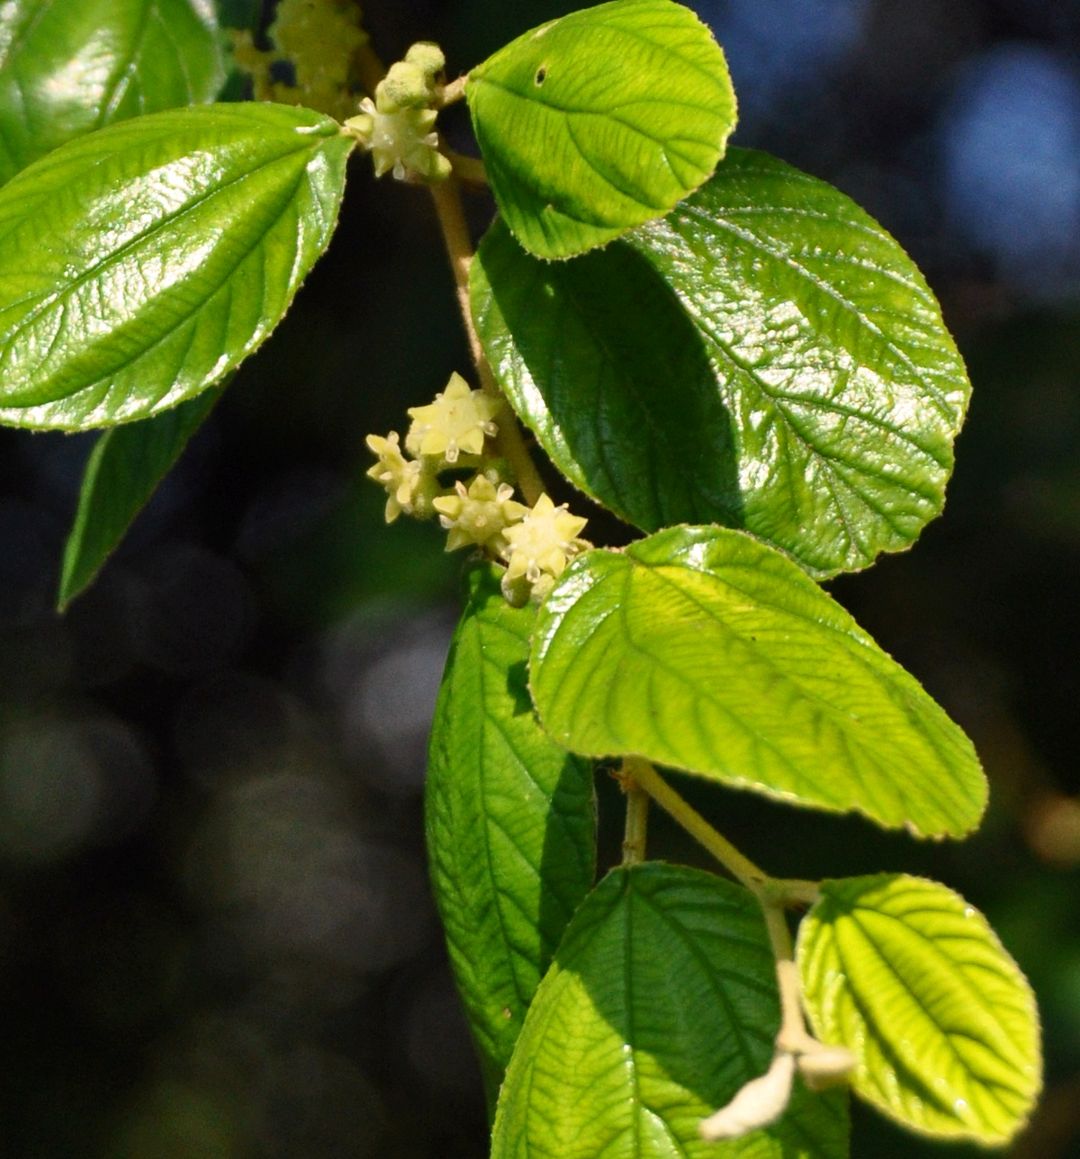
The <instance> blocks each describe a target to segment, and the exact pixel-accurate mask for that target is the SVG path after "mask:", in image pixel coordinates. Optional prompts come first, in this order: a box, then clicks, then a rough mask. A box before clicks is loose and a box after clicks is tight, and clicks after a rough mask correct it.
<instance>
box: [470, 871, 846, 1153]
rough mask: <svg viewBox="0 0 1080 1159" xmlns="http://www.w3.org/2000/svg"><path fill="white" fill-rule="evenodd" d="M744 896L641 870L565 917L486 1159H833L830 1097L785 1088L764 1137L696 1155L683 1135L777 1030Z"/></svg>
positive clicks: (764, 951)
mask: <svg viewBox="0 0 1080 1159" xmlns="http://www.w3.org/2000/svg"><path fill="white" fill-rule="evenodd" d="M778 1006H779V1004H778V1000H777V994H776V982H775V972H774V966H773V958H772V954H771V952H770V950H769V943H768V939H767V937H766V934H765V926H764V922H763V921H762V917H761V911H760V909H759V908H758V906H757V904H756V902H755V901H754V900H753V898H752V897H751V895H750V894H749V893H748V892H747V891H746V890H743V889H741V888H739V887H738V886H735V885H731V884H729V883H728V882H725V881H721V880H720V879H719V878H717V877H714V876H713V875H712V874H707V873H702V872H700V871H699V870H693V869H684V868H681V867H679V866H672V865H663V864H660V863H646V864H644V865H639V866H636V867H634V868H633V869H620V870H615V871H614V872H613V873H611V874H609V875H608V876H607V877H606V878H605V879H604V880H603V881H602V882H601V883H600V885H599V886H598V887H597V888H596V890H595V891H594V892H593V893H592V894H591V895H590V896H589V897H588V899H587V900H586V901H585V903H584V904H583V905H582V907H581V909H580V910H578V912H577V914H576V915H575V917H574V920H573V921H572V922H571V924H570V927H569V929H568V930H567V932H566V937H565V938H564V940H563V943H562V945H561V946H560V947H559V950H558V953H557V954H556V958H555V963H554V965H553V966H552V968H551V970H550V971H549V973H548V974H547V976H546V977H545V978H544V981H543V982H542V983H541V986H540V989H539V991H538V992H537V995H536V1000H535V1001H534V1002H533V1005H532V1008H531V1009H530V1010H529V1014H528V1017H527V1018H526V1020H525V1027H524V1029H523V1030H522V1033H521V1038H520V1040H519V1042H518V1046H517V1049H516V1050H515V1052H514V1057H513V1059H512V1061H511V1063H510V1068H509V1070H508V1071H507V1075H506V1082H505V1083H504V1085H503V1089H502V1093H501V1095H500V1098H499V1110H498V1115H497V1117H496V1120H495V1131H494V1136H493V1140H492V1151H491V1154H492V1159H540V1157H541V1156H543V1157H544V1159H547V1157H548V1156H558V1157H559V1159H596V1157H597V1156H603V1157H604V1159H714V1157H725V1159H726V1157H735V1156H743V1157H746V1159H750V1157H753V1159H774V1157H775V1159H781V1157H783V1159H797V1157H803V1159H840V1157H842V1156H845V1155H847V1115H846V1105H847V1103H846V1095H845V1094H839V1093H837V1092H832V1093H831V1094H829V1095H826V1096H817V1095H810V1094H808V1093H807V1092H806V1091H805V1090H803V1089H802V1088H801V1087H798V1086H797V1087H796V1089H795V1091H794V1092H793V1095H792V1102H791V1104H790V1106H789V1109H788V1111H787V1112H786V1114H785V1115H784V1116H783V1117H782V1118H781V1119H780V1120H779V1121H778V1122H776V1123H774V1124H773V1125H772V1126H771V1127H767V1128H764V1129H762V1130H758V1131H755V1132H753V1133H752V1134H750V1135H747V1136H746V1137H744V1138H742V1139H738V1140H735V1141H733V1142H727V1143H705V1142H704V1141H703V1140H702V1139H701V1137H700V1135H699V1134H698V1124H699V1123H700V1121H701V1120H702V1119H703V1118H705V1117H706V1116H707V1115H709V1114H711V1113H712V1111H714V1110H715V1109H716V1108H717V1107H720V1106H722V1105H724V1104H725V1103H727V1102H728V1101H729V1100H730V1099H731V1098H732V1097H733V1096H734V1094H735V1092H736V1091H738V1090H739V1088H740V1087H742V1086H743V1084H744V1083H746V1082H748V1081H750V1080H751V1079H753V1078H756V1077H757V1076H758V1075H759V1074H761V1073H763V1072H764V1071H765V1070H766V1068H767V1067H768V1065H769V1060H770V1058H771V1056H772V1050H773V1038H774V1036H775V1034H776V1031H777V1027H778V1024H779V1009H778Z"/></svg>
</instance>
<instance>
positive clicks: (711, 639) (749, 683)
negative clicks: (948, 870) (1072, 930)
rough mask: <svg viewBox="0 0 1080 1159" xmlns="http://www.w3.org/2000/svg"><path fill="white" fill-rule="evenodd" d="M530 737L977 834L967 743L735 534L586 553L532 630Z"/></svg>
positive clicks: (815, 598) (703, 533)
mask: <svg viewBox="0 0 1080 1159" xmlns="http://www.w3.org/2000/svg"><path fill="white" fill-rule="evenodd" d="M530 675H531V680H530V687H531V689H532V694H533V699H534V701H535V703H536V706H537V710H538V712H539V714H540V719H541V722H542V723H543V725H544V727H545V728H546V729H547V730H548V732H549V733H550V734H551V735H552V737H554V739H555V740H557V741H558V742H559V743H560V744H564V745H566V747H567V748H569V749H571V750H572V751H574V752H579V753H582V754H584V755H587V756H593V757H602V756H622V755H629V754H637V755H639V756H642V757H645V758H646V759H648V760H652V761H655V762H657V763H658V764H663V765H668V766H671V767H673V768H676V769H682V770H684V771H686V772H691V773H697V774H698V775H700V776H703V777H707V778H709V779H710V780H716V781H721V782H723V783H725V784H730V785H735V786H738V787H740V788H748V789H753V790H755V791H756V792H760V793H764V794H766V795H768V796H771V797H778V798H781V799H783V800H786V801H790V802H792V803H794V804H800V805H809V806H812V807H814V808H819V809H826V810H829V811H835V812H853V811H854V812H859V813H862V814H863V815H865V816H867V817H869V818H871V819H872V820H874V821H877V822H879V823H880V824H882V825H886V826H889V827H892V828H900V827H907V828H908V829H909V830H910V831H911V832H912V833H914V834H916V835H918V836H933V837H940V836H954V837H959V836H961V835H963V834H964V833H967V832H968V831H969V830H971V829H972V828H973V827H974V826H975V825H976V824H977V823H978V821H979V818H980V816H981V815H982V811H983V809H984V807H985V804H986V778H985V776H984V775H983V772H982V769H981V768H980V766H979V761H978V758H977V757H976V755H975V752H974V749H973V748H972V746H971V742H970V741H969V740H968V739H967V737H966V736H965V735H964V733H963V732H962V731H961V729H960V728H958V727H957V725H955V724H954V723H953V722H952V721H951V720H950V719H949V717H948V716H947V715H946V714H945V712H944V711H943V710H942V709H941V708H940V707H939V706H938V705H937V704H936V703H935V702H934V701H933V700H932V699H931V698H930V697H929V696H928V695H927V694H926V693H925V692H924V691H923V689H922V688H921V687H920V686H919V684H918V682H917V681H916V680H915V679H914V678H913V677H912V676H910V675H909V674H908V673H907V672H905V671H904V669H903V668H901V667H900V665H899V664H897V663H896V662H895V661H894V660H893V659H891V657H889V656H887V655H886V654H885V653H884V652H883V651H881V649H880V648H879V647H878V646H877V645H876V644H875V643H874V641H873V640H872V639H871V637H870V636H868V635H867V634H866V633H865V632H864V631H863V630H862V629H861V628H860V627H859V626H858V624H856V623H855V621H854V620H853V619H852V618H851V616H850V615H848V613H847V612H846V611H844V609H843V608H842V607H841V606H840V605H839V604H838V603H836V601H835V600H833V599H832V598H831V597H830V596H828V595H827V594H826V593H825V592H823V591H822V590H821V589H820V588H819V587H818V586H817V585H816V584H815V583H814V581H813V580H811V579H810V577H809V576H807V574H806V573H805V572H804V571H803V570H802V569H801V568H800V567H798V566H797V565H796V564H794V563H792V562H791V560H789V559H787V558H786V557H785V556H783V555H781V554H780V553H779V552H777V551H775V550H774V549H772V548H770V547H767V546H765V545H764V544H761V543H758V542H757V541H756V540H754V539H752V538H751V537H750V536H748V535H746V534H745V533H744V532H739V531H730V530H725V529H723V528H719V527H673V528H668V529H667V530H665V531H661V532H658V533H657V534H655V535H652V536H650V537H649V538H647V539H643V540H639V541H638V542H637V543H633V544H631V545H630V546H629V547H628V548H626V549H625V551H622V552H615V551H600V550H597V551H589V552H587V553H585V554H584V555H582V556H579V557H578V559H576V560H574V561H573V563H571V565H570V566H569V567H568V568H567V570H566V571H565V572H564V573H563V575H562V577H561V578H560V579H559V580H558V581H557V582H556V585H555V587H554V589H553V590H552V592H551V594H550V595H549V596H548V598H547V600H546V602H545V603H544V605H543V607H542V608H541V611H540V616H539V618H538V620H537V630H536V634H535V636H534V638H533V650H532V655H531V659H530Z"/></svg>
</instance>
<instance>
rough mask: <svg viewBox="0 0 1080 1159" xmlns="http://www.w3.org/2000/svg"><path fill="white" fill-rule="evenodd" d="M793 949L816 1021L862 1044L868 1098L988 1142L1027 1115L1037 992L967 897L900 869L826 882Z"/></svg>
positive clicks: (901, 1114) (934, 1129) (930, 1126)
mask: <svg viewBox="0 0 1080 1159" xmlns="http://www.w3.org/2000/svg"><path fill="white" fill-rule="evenodd" d="M798 961H799V970H800V973H801V975H802V984H803V990H804V998H805V1003H806V1008H807V1011H808V1013H809V1015H810V1018H811V1020H812V1022H813V1025H814V1028H815V1031H816V1033H817V1034H818V1036H819V1037H820V1038H822V1039H823V1040H825V1041H827V1042H831V1043H837V1044H842V1045H844V1046H846V1047H848V1048H849V1049H850V1050H851V1051H853V1052H854V1054H855V1056H856V1059H857V1069H856V1071H855V1076H854V1083H853V1085H854V1089H855V1091H856V1092H857V1093H858V1094H859V1095H860V1096H861V1097H862V1098H864V1099H866V1101H867V1102H869V1103H872V1104H873V1105H874V1106H876V1107H877V1108H878V1109H879V1110H881V1111H883V1112H884V1113H885V1114H887V1115H889V1116H890V1117H892V1118H894V1119H896V1120H898V1121H899V1122H900V1123H903V1124H904V1126H906V1127H911V1128H913V1129H914V1130H917V1131H924V1132H926V1133H927V1134H930V1135H939V1136H946V1137H950V1138H966V1139H974V1140H976V1141H977V1142H979V1143H985V1144H1002V1143H1006V1142H1008V1141H1009V1140H1010V1139H1011V1138H1012V1137H1013V1135H1015V1134H1016V1132H1017V1131H1018V1130H1019V1129H1020V1128H1021V1127H1022V1126H1023V1125H1024V1123H1025V1121H1026V1120H1027V1117H1028V1115H1029V1114H1030V1112H1031V1109H1032V1106H1033V1105H1034V1102H1035V1097H1036V1095H1037V1094H1038V1092H1039V1088H1040V1085H1041V1069H1042V1066H1041V1058H1040V1050H1039V1024H1038V1013H1037V1011H1036V1008H1035V999H1034V996H1033V994H1032V992H1031V987H1030V986H1029V985H1028V983H1027V980H1026V979H1025V978H1024V976H1023V974H1022V973H1021V972H1020V970H1019V968H1018V967H1017V965H1016V963H1015V962H1014V961H1013V960H1012V959H1011V958H1010V957H1009V955H1008V954H1007V953H1006V952H1005V950H1004V949H1003V948H1002V946H1001V943H1000V942H999V941H998V939H997V936H996V935H995V934H994V931H993V930H992V929H991V928H990V926H989V925H988V924H987V921H986V919H985V918H984V917H983V916H982V914H980V913H979V912H978V911H977V910H975V909H974V908H972V907H971V906H970V905H968V904H967V903H966V902H965V901H964V899H963V898H962V897H960V896H958V895H957V894H955V893H953V892H952V890H949V889H946V888H945V886H943V885H939V884H938V883H937V882H934V881H926V880H924V879H922V878H918V877H908V876H905V875H903V874H880V875H878V876H876V877H853V878H846V879H841V880H838V881H826V882H823V883H822V887H821V899H820V900H819V901H818V902H817V903H816V904H815V905H814V908H813V909H812V910H811V911H810V913H809V914H808V915H807V916H806V918H805V919H804V921H803V923H802V926H801V928H800V930H799V945H798Z"/></svg>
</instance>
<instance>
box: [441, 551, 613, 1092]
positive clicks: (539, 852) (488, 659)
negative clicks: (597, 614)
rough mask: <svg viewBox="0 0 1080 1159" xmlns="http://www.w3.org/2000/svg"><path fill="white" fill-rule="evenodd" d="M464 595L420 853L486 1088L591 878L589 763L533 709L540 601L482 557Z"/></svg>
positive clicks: (493, 1082)
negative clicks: (532, 643) (520, 603)
mask: <svg viewBox="0 0 1080 1159" xmlns="http://www.w3.org/2000/svg"><path fill="white" fill-rule="evenodd" d="M468 588H469V595H468V602H467V605H466V608H465V613H464V615H463V616H462V619H461V623H460V624H459V626H458V630H457V634H456V635H455V637H454V643H453V647H452V648H451V651H450V656H449V659H448V660H447V664H446V673H445V675H444V676H443V683H442V688H441V690H440V693H439V700H438V704H437V706H436V709H435V719H434V722H433V724H432V733H431V750H430V763H429V769H428V782H427V795H426V812H427V838H428V855H429V860H430V864H431V877H432V882H433V884H434V888H435V897H436V901H437V902H438V906H439V911H440V913H441V915H442V919H443V924H444V926H445V929H446V937H447V942H448V944H449V948H450V960H451V964H452V966H453V969H454V975H455V977H456V979H457V984H458V988H459V989H460V991H461V994H462V997H463V999H464V1001H465V1007H466V1010H467V1012H468V1015H469V1021H470V1023H471V1025H472V1029H473V1034H474V1036H475V1038H476V1042H477V1045H478V1047H479V1050H480V1054H481V1058H482V1061H483V1064H484V1072H485V1079H486V1080H487V1082H488V1088H489V1093H490V1094H491V1095H492V1098H493V1097H494V1093H495V1092H496V1091H497V1090H498V1085H499V1082H500V1081H501V1079H502V1074H503V1071H504V1069H505V1067H506V1064H507V1063H508V1062H509V1060H510V1054H511V1052H512V1050H513V1047H514V1042H515V1041H516V1039H517V1036H518V1033H519V1031H520V1030H521V1023H522V1020H523V1019H524V1017H525V1011H526V1010H527V1009H528V1006H529V1003H530V1002H531V1001H532V997H533V993H534V992H535V990H536V987H537V984H538V983H539V981H540V979H541V977H542V976H543V974H544V971H545V970H546V969H547V967H548V965H549V964H550V962H551V958H552V955H553V954H554V952H555V947H556V945H557V944H558V942H559V938H560V937H561V936H562V933H563V930H564V928H565V926H566V923H567V922H568V921H569V919H570V915H571V914H572V913H573V912H574V910H575V909H576V907H577V905H578V903H579V902H580V901H581V900H582V898H583V897H584V896H585V894H586V893H587V892H588V891H589V889H590V888H591V886H592V883H593V875H594V872H595V862H596V834H595V827H596V818H595V805H594V801H593V784H592V766H591V763H590V762H588V761H583V760H581V759H580V758H578V757H574V756H571V755H570V754H569V753H568V752H567V751H566V750H565V749H563V748H560V747H559V746H557V745H555V744H553V743H552V742H551V741H550V740H549V739H548V737H547V736H546V735H545V734H544V733H543V732H542V731H541V729H540V727H539V725H538V724H537V723H536V718H535V716H534V715H533V711H532V704H531V702H530V700H529V693H528V689H527V688H526V685H525V665H526V659H527V657H528V654H529V635H530V633H531V631H532V628H533V623H534V620H535V615H536V612H535V609H534V608H530V607H526V608H512V607H510V605H509V604H507V602H506V600H505V599H504V598H503V596H502V593H501V591H500V589H499V580H498V576H497V575H495V574H494V573H493V571H492V569H491V568H490V567H489V566H483V567H478V568H475V569H473V570H472V571H471V572H470V573H469V576H468Z"/></svg>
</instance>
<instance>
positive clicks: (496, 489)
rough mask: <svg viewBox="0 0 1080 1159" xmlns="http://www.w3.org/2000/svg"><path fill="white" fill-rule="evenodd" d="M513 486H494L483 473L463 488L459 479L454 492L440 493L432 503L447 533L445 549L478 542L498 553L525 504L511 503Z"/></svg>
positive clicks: (504, 484) (524, 510)
mask: <svg viewBox="0 0 1080 1159" xmlns="http://www.w3.org/2000/svg"><path fill="white" fill-rule="evenodd" d="M513 495H514V489H513V488H512V487H511V486H509V484H507V483H500V484H498V486H496V485H495V484H494V483H493V482H492V481H491V480H490V479H489V478H487V476H485V475H477V476H476V478H475V479H473V480H472V482H470V483H469V486H468V487H467V488H466V486H465V484H464V483H461V482H460V481H459V482H457V483H455V484H454V493H453V494H450V495H440V496H439V497H438V498H437V499H435V500H434V501H433V503H432V506H433V507H434V508H435V510H436V511H437V512H438V513H439V522H440V523H441V524H442V526H443V527H444V528H445V529H446V530H447V531H448V532H449V533H450V534H449V535H448V536H447V538H446V550H447V551H456V550H457V549H458V548H459V547H467V546H468V545H470V544H478V545H479V546H481V547H486V548H488V549H489V550H490V551H491V552H492V554H494V555H498V554H500V553H501V552H502V550H503V549H504V548H505V546H506V539H505V537H504V534H503V533H504V531H505V530H506V528H507V527H508V526H509V525H510V524H512V523H517V522H518V521H519V520H521V519H523V518H524V517H525V515H526V514H527V513H528V510H529V509H528V507H526V506H525V505H524V504H523V503H517V502H515V500H514V498H513Z"/></svg>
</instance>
